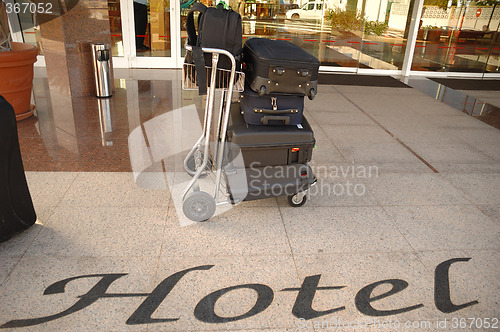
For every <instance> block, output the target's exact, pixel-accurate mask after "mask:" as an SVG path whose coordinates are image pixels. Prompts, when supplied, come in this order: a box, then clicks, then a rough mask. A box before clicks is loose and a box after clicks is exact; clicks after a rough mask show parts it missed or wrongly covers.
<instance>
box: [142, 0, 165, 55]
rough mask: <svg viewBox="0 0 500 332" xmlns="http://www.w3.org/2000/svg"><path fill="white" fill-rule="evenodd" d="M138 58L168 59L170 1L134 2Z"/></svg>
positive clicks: (145, 0) (144, 0) (143, 0)
mask: <svg viewBox="0 0 500 332" xmlns="http://www.w3.org/2000/svg"><path fill="white" fill-rule="evenodd" d="M134 17H135V22H134V27H135V35H136V38H135V45H136V49H137V56H138V57H141V56H142V57H170V56H171V45H170V41H171V36H170V35H171V34H170V0H150V1H149V2H148V1H147V0H134Z"/></svg>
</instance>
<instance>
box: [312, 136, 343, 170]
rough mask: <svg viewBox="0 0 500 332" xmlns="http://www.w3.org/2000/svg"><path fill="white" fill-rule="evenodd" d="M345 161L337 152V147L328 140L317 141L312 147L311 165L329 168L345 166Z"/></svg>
mask: <svg viewBox="0 0 500 332" xmlns="http://www.w3.org/2000/svg"><path fill="white" fill-rule="evenodd" d="M345 163H346V159H345V157H344V156H343V155H342V153H341V152H340V151H339V150H338V148H337V146H336V145H334V144H333V143H331V142H330V140H329V139H321V140H320V139H318V140H317V141H316V144H315V146H314V150H313V154H312V159H311V165H316V166H331V165H339V164H345Z"/></svg>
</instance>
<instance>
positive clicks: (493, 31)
mask: <svg viewBox="0 0 500 332" xmlns="http://www.w3.org/2000/svg"><path fill="white" fill-rule="evenodd" d="M499 24H500V7H498V6H497V2H496V1H495V0H484V1H477V2H470V1H464V0H457V1H456V2H455V1H453V2H452V1H450V2H447V1H446V2H444V1H436V0H426V1H425V2H424V7H423V10H422V20H421V21H420V29H419V32H418V37H417V45H416V50H415V57H414V60H413V65H412V70H423V71H459V72H476V73H482V72H484V71H486V72H498V70H499V54H500V48H499V47H498V44H499V32H498V31H499V30H498V28H499Z"/></svg>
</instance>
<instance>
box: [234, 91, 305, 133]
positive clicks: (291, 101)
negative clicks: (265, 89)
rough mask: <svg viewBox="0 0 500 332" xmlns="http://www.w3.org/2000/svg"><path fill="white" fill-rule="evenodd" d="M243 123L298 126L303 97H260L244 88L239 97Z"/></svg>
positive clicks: (300, 121)
mask: <svg viewBox="0 0 500 332" xmlns="http://www.w3.org/2000/svg"><path fill="white" fill-rule="evenodd" d="M240 104H241V110H242V111H243V118H244V119H245V122H246V123H248V124H253V125H298V124H300V123H302V113H303V112H304V96H300V95H285V94H276V93H271V94H268V95H264V96H262V97H260V96H259V94H258V93H257V92H255V91H253V90H252V89H250V87H248V86H246V87H245V90H244V91H243V93H242V94H241V95H240Z"/></svg>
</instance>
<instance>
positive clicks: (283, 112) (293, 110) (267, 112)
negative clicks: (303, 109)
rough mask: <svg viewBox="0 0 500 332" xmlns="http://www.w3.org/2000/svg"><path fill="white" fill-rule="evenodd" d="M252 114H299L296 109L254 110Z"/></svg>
mask: <svg viewBox="0 0 500 332" xmlns="http://www.w3.org/2000/svg"><path fill="white" fill-rule="evenodd" d="M253 112H254V113H264V114H295V113H299V110H298V109H296V108H295V109H292V108H290V109H285V110H276V111H275V110H268V109H264V108H254V110H253Z"/></svg>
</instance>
